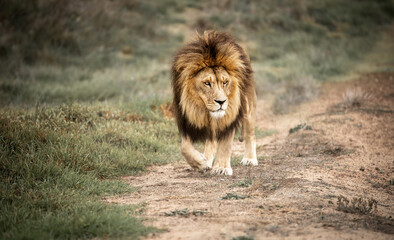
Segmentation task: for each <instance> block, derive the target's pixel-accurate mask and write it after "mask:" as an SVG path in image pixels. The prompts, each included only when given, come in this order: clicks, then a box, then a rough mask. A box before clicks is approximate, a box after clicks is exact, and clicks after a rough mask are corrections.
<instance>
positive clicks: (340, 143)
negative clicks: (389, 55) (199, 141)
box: [105, 73, 394, 239]
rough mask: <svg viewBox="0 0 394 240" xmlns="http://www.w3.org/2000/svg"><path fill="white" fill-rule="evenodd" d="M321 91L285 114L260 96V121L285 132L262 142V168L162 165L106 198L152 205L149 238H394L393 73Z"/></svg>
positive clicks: (238, 146)
mask: <svg viewBox="0 0 394 240" xmlns="http://www.w3.org/2000/svg"><path fill="white" fill-rule="evenodd" d="M321 91H322V92H321V94H320V97H319V98H317V99H315V100H314V101H311V102H308V103H304V104H303V105H301V106H299V107H298V108H297V110H296V111H295V112H294V113H291V114H287V115H273V114H272V113H271V111H270V109H269V106H268V105H267V104H265V101H260V102H259V104H258V106H259V110H258V117H257V127H258V128H260V129H275V130H276V131H277V132H276V133H275V134H274V135H273V136H270V137H266V138H262V139H258V143H257V145H258V156H259V166H257V167H244V166H240V165H236V166H233V170H234V175H233V176H231V177H223V176H211V175H210V174H202V173H199V172H195V171H192V170H190V167H189V166H188V165H187V164H186V162H184V161H181V162H175V163H173V164H169V165H165V166H154V167H152V168H151V169H150V171H148V172H147V173H146V174H144V175H141V176H137V177H126V178H124V181H126V182H128V183H130V184H131V185H132V186H134V187H138V188H139V189H138V191H136V192H133V193H132V194H130V195H127V196H118V197H111V198H106V199H105V201H108V202H111V203H117V204H141V203H144V207H143V208H142V209H141V212H142V213H141V215H142V217H143V218H145V219H146V220H145V223H146V224H148V225H153V226H156V227H158V228H161V229H164V231H163V232H162V233H158V234H155V235H150V236H148V238H147V239H318V238H322V239H393V238H394V235H393V234H394V220H393V217H394V197H393V189H394V186H393V184H394V183H393V181H394V171H393V170H394V164H393V163H394V151H393V147H394V74H393V73H375V74H367V75H364V76H363V77H361V78H360V79H357V80H355V81H351V82H346V83H329V84H325V85H323V86H322V90H321ZM352 91H353V93H352ZM290 129H292V133H289V130H290ZM242 152H243V144H242V143H240V142H238V141H236V142H235V143H234V149H233V154H234V155H235V156H237V155H242Z"/></svg>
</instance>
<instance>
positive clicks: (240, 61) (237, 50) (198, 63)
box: [172, 31, 254, 141]
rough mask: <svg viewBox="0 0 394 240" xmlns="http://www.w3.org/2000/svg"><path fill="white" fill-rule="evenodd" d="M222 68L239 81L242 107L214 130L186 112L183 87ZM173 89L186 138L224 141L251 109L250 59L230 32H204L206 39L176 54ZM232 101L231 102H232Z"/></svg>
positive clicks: (179, 124) (173, 67)
mask: <svg viewBox="0 0 394 240" xmlns="http://www.w3.org/2000/svg"><path fill="white" fill-rule="evenodd" d="M218 66H222V67H224V68H225V69H226V71H227V72H228V73H229V75H230V76H231V77H232V78H234V79H237V82H238V87H239V89H240V101H238V102H239V103H240V105H239V106H234V107H236V108H237V109H238V113H237V114H235V117H234V118H233V119H231V121H228V122H225V124H223V125H224V126H220V127H218V128H214V129H213V128H212V127H211V126H210V125H203V126H196V124H193V123H192V121H191V119H188V118H187V116H186V115H185V114H184V112H183V111H182V106H181V94H182V91H183V88H184V87H185V84H187V83H188V81H189V82H190V79H192V78H193V77H194V76H196V74H197V73H199V72H200V71H201V70H202V69H204V68H213V67H218ZM172 88H173V93H174V98H173V105H174V110H175V117H176V121H177V125H178V129H179V132H180V133H181V134H182V136H187V137H190V139H191V140H192V141H204V140H206V139H213V138H218V139H221V138H223V137H225V136H226V135H227V134H229V133H230V132H231V131H232V130H234V129H236V128H237V127H238V126H239V125H240V124H241V121H242V118H243V116H244V112H245V107H246V106H247V96H248V94H251V91H254V80H253V72H252V68H251V65H250V60H249V57H248V56H247V54H246V53H245V51H244V50H243V49H242V47H241V46H239V45H238V44H237V43H236V42H235V40H234V39H233V38H232V37H231V36H230V35H229V34H227V33H222V32H214V31H209V32H204V35H203V36H200V35H198V34H197V37H196V38H195V39H194V40H193V41H191V42H190V43H188V44H186V45H185V46H184V47H183V48H182V49H180V51H179V52H178V53H177V54H176V55H175V58H174V61H173V65H172ZM252 94H254V93H252ZM229 100H230V102H231V99H229ZM189 104H190V103H189ZM229 104H230V103H229ZM190 105H191V104H190ZM186 107H196V106H186Z"/></svg>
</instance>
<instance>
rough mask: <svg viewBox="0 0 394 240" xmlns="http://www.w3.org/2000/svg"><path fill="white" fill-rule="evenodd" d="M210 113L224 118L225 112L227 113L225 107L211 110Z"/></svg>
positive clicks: (213, 116)
mask: <svg viewBox="0 0 394 240" xmlns="http://www.w3.org/2000/svg"><path fill="white" fill-rule="evenodd" d="M209 114H210V115H211V117H212V118H222V117H224V114H226V111H225V110H223V109H219V110H216V111H211V112H209Z"/></svg>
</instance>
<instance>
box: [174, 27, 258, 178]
mask: <svg viewBox="0 0 394 240" xmlns="http://www.w3.org/2000/svg"><path fill="white" fill-rule="evenodd" d="M172 88H173V93H174V99H173V105H174V110H175V117H176V122H177V125H178V129H179V132H180V134H181V137H182V143H181V152H182V155H183V156H184V158H185V159H186V161H187V162H188V163H189V165H190V166H191V167H193V168H196V169H200V170H206V169H211V168H212V173H214V174H224V175H232V174H233V170H232V168H231V165H230V159H231V147H232V143H233V139H234V133H235V130H236V129H237V127H239V126H240V125H241V124H242V125H243V126H242V135H243V138H244V141H245V155H244V157H243V159H242V161H241V163H242V164H243V165H257V158H256V138H255V134H254V121H255V112H256V92H255V89H254V80H253V72H252V68H251V66H250V61H249V57H248V56H247V54H246V53H245V51H244V50H243V48H242V47H241V46H239V45H238V44H237V43H236V42H235V40H234V39H233V38H232V37H231V36H230V35H228V34H226V33H219V32H214V31H206V32H204V34H203V36H200V35H199V34H197V37H196V39H195V40H193V41H192V42H190V43H189V44H187V45H185V46H184V47H183V48H182V49H181V50H180V51H179V52H178V53H177V54H176V56H175V58H174V62H173V65H172ZM195 141H205V149H204V154H201V153H200V152H199V151H197V150H196V149H195V148H194V147H193V142H195ZM216 150H217V155H216V160H215V163H213V160H214V157H215V154H216ZM212 164H213V166H212Z"/></svg>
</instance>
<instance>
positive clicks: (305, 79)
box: [0, 0, 394, 239]
mask: <svg viewBox="0 0 394 240" xmlns="http://www.w3.org/2000/svg"><path fill="white" fill-rule="evenodd" d="M393 19H394V4H393V1H391V0H376V1H373V0H319V1H316V0H262V1H259V0H238V1H236V0H209V1H208V0H202V1H193V0H183V1H181V0H179V1H178V0H160V1H159V0H157V1H152V0H112V1H110V0H88V1H74V0H28V1H26V0H2V1H0V234H1V235H0V238H1V239H57V238H60V239H87V238H95V237H98V238H100V239H101V238H105V239H107V238H111V237H113V238H115V239H121V238H122V237H124V238H126V239H136V238H138V237H139V236H146V235H147V234H148V233H150V232H157V229H155V228H152V227H149V226H145V225H143V224H142V223H141V221H140V220H139V219H138V216H140V215H139V214H140V213H141V212H143V210H144V206H145V205H144V204H142V205H141V204H140V205H124V206H123V205H117V204H107V203H104V202H103V201H102V200H103V199H104V198H105V196H113V195H122V194H123V195H124V194H128V193H130V192H132V191H135V190H136V189H137V188H134V187H132V186H130V184H128V183H126V182H123V181H121V180H120V176H125V175H135V174H139V173H141V172H143V171H147V167H149V166H152V165H161V164H166V163H170V162H174V161H178V160H181V159H182V156H181V154H180V152H179V142H180V137H179V135H178V131H177V129H176V126H175V123H174V120H173V119H171V101H172V100H171V99H172V96H171V95H172V93H171V76H170V67H171V62H172V58H173V56H174V54H175V52H176V51H177V49H179V48H180V47H181V46H182V45H183V44H185V43H186V42H188V41H189V40H190V39H192V38H193V37H194V35H195V32H196V31H198V32H203V31H204V30H209V29H216V30H218V31H228V32H229V33H231V34H232V35H233V36H234V37H235V38H236V39H237V40H238V41H239V43H240V45H241V46H243V47H244V48H245V49H246V51H247V53H248V54H249V56H250V58H251V62H252V67H253V70H254V72H255V81H256V91H257V95H258V99H259V100H260V101H261V103H264V104H262V105H263V107H264V108H263V107H261V106H262V105H259V107H260V110H261V108H263V109H264V114H266V115H267V116H265V117H267V118H269V119H273V118H271V117H272V116H274V115H275V114H276V115H275V116H278V117H280V116H279V115H280V114H286V113H289V112H290V113H291V112H292V110H294V108H295V107H296V106H297V105H299V104H300V103H302V102H305V101H307V100H310V99H313V98H314V97H316V96H318V94H319V92H321V90H323V89H324V88H325V86H326V85H325V83H332V82H336V81H344V80H347V79H354V78H355V77H356V76H357V75H360V73H365V72H373V71H380V72H392V71H393V70H394V67H393V66H394V61H393V56H394V54H393V52H392V50H393V42H392V38H393V32H394V31H393V29H394V28H393V26H394V25H393ZM375 80H376V79H375ZM376 81H377V80H376ZM355 93H357V92H355ZM349 96H353V97H349V98H350V99H357V98H356V97H354V96H358V95H357V94H349ZM390 96H391V95H390ZM345 97H346V96H345ZM365 99H367V98H365ZM345 100H346V99H345ZM352 101H353V100H349V101H347V102H350V103H351V102H352ZM353 102H354V101H353ZM348 105H351V104H348ZM265 109H269V110H267V111H265ZM286 116H287V115H284V117H286ZM260 117H261V116H260ZM352 121H353V120H352ZM304 125H305V124H304ZM304 125H298V126H297V127H296V128H295V129H296V130H297V128H300V126H301V127H302V126H304ZM286 131H287V129H286ZM357 131H359V130H357ZM275 132H277V129H260V128H256V136H257V138H263V137H266V136H269V135H272V134H274V133H275ZM319 141H320V140H319ZM201 147H202V146H197V148H199V149H201ZM258 149H259V151H260V152H259V160H263V159H268V158H271V156H266V154H267V153H265V152H264V151H265V150H264V148H260V147H259V146H258ZM262 149H263V150H262ZM339 149H340V148H339ZM335 151H336V150H335ZM379 154H380V153H379ZM382 155H384V154H382ZM241 158H242V156H237V155H235V156H233V158H232V159H231V161H232V163H231V164H232V166H237V164H238V165H239V161H240V159H241ZM387 206H389V205H387ZM339 222H340V221H339ZM308 224H309V223H308Z"/></svg>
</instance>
